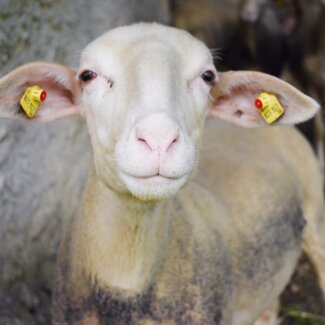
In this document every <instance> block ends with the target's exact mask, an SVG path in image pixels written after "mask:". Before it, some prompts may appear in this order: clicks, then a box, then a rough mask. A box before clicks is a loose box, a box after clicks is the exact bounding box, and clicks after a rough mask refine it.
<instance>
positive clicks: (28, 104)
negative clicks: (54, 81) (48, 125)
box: [20, 86, 46, 118]
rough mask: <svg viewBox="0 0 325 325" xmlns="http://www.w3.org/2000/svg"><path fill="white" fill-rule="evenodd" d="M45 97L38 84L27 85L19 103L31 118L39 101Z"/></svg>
mask: <svg viewBox="0 0 325 325" xmlns="http://www.w3.org/2000/svg"><path fill="white" fill-rule="evenodd" d="M45 99H46V91H45V90H44V89H41V88H40V87H39V86H33V87H28V88H27V89H26V91H25V93H24V95H23V96H22V97H21V99H20V105H21V107H22V108H23V110H24V111H25V113H26V114H27V116H28V117H29V118H32V117H33V116H34V115H35V114H36V111H37V109H38V106H39V105H40V103H41V102H43V101H44V100H45Z"/></svg>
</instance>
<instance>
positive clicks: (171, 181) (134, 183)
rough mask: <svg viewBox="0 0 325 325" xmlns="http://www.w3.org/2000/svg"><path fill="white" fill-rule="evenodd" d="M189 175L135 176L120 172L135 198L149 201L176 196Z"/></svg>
mask: <svg viewBox="0 0 325 325" xmlns="http://www.w3.org/2000/svg"><path fill="white" fill-rule="evenodd" d="M188 176H189V175H188V174H184V175H180V176H177V177H169V176H164V175H161V174H155V175H145V176H142V175H133V174H129V173H125V172H122V171H121V172H120V177H121V180H122V181H123V183H124V184H125V185H126V187H127V189H128V190H129V191H130V193H131V194H132V195H134V196H135V197H137V198H139V199H141V200H144V201H147V200H162V199H166V198H169V197H171V196H173V195H175V194H176V193H177V192H178V191H179V190H180V189H181V188H182V187H183V186H184V185H185V184H186V181H187V179H188Z"/></svg>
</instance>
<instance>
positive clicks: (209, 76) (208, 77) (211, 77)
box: [201, 70, 216, 83]
mask: <svg viewBox="0 0 325 325" xmlns="http://www.w3.org/2000/svg"><path fill="white" fill-rule="evenodd" d="M201 78H202V79H203V80H204V81H205V82H206V83H212V82H214V81H215V79H216V75H215V73H214V72H213V71H211V70H208V71H205V72H203V73H202V75H201Z"/></svg>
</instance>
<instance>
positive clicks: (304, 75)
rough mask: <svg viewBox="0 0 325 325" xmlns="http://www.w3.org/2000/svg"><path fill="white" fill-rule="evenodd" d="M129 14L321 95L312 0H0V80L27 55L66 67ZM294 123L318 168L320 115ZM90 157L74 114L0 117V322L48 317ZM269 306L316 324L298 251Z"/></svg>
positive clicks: (322, 65) (322, 8) (324, 89)
mask: <svg viewBox="0 0 325 325" xmlns="http://www.w3.org/2000/svg"><path fill="white" fill-rule="evenodd" d="M137 21H157V22H161V23H164V24H170V25H173V26H176V27H179V28H183V29H186V30H188V31H189V32H190V33H192V34H193V35H194V36H196V37H198V38H199V39H201V40H202V41H203V42H204V43H206V45H207V46H208V47H209V48H211V51H212V53H213V56H214V58H215V63H216V66H217V68H218V70H219V71H224V70H229V69H231V70H238V69H253V70H260V71H264V72H267V73H270V74H273V75H275V76H279V77H281V78H283V79H285V80H287V81H289V82H290V83H292V84H294V85H295V86H296V87H298V88H300V89H301V90H303V91H304V92H305V93H307V94H309V95H311V96H313V97H314V98H315V99H317V100H318V101H319V102H320V103H321V104H322V105H323V106H324V104H325V60H324V56H325V4H324V0H129V1H127V0H93V1H87V0H75V1H69V0H0V77H2V76H3V75H5V74H6V73H8V72H9V71H11V70H13V69H14V68H16V67H17V66H19V65H21V64H23V63H27V62H30V61H35V60H42V61H55V62H58V63H62V64H68V65H70V66H72V67H76V66H77V65H78V60H79V54H80V51H81V50H82V48H83V47H84V46H85V45H86V44H87V43H88V42H89V41H91V40H92V39H94V38H95V37H97V36H99V35H100V34H102V33H103V32H105V31H106V30H108V29H110V28H113V27H116V26H120V25H124V24H129V23H132V22H137ZM300 128H301V130H302V132H303V133H304V134H305V135H306V136H307V138H308V139H309V141H310V142H311V144H312V145H313V147H314V149H315V152H316V154H317V155H318V160H319V164H320V170H321V171H322V174H323V175H324V153H323V151H324V149H323V148H324V145H323V140H324V127H323V118H322V115H321V114H319V115H318V116H317V118H316V119H315V120H314V121H311V122H310V123H308V124H306V125H303V126H300ZM90 160H91V149H90V145H89V139H88V134H87V131H86V129H85V125H84V123H83V122H82V121H80V120H78V119H75V118H70V119H66V120H64V121H60V122H54V123H50V124H47V125H37V124H33V125H28V126H26V125H24V124H19V123H16V122H11V121H4V120H1V121H0V325H5V324H10V325H12V324H49V323H50V299H51V288H52V283H53V274H54V272H55V266H54V265H55V258H56V251H57V247H58V243H59V240H60V237H61V235H62V232H63V231H64V227H65V224H66V223H67V222H68V221H69V219H70V218H71V216H72V215H73V213H74V211H75V210H76V207H77V205H78V202H79V200H80V195H81V193H82V189H83V186H84V182H85V179H86V176H87V172H88V168H89V164H90ZM302 311H304V312H308V313H311V315H309V314H307V315H305V317H302V316H301V315H302V314H301V312H302ZM281 313H282V314H281V315H282V318H283V319H282V322H281V324H295V325H298V324H314V325H315V324H325V322H323V321H322V318H321V316H322V315H323V316H325V308H324V304H323V302H322V300H321V294H320V291H319V288H318V286H317V279H316V278H315V275H314V273H313V269H312V266H311V265H310V263H309V262H308V261H307V260H306V258H305V257H302V258H301V261H300V264H299V266H298V268H297V270H296V272H295V275H294V277H293V280H292V281H291V283H290V284H289V285H288V287H287V289H286V291H285V293H284V294H283V296H282V307H281ZM288 313H289V314H290V313H291V315H292V316H291V317H289V316H288ZM295 313H296V314H297V313H298V314H299V313H300V314H299V315H300V316H299V317H297V316H293V314H295Z"/></svg>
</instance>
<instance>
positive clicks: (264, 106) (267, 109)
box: [255, 92, 284, 124]
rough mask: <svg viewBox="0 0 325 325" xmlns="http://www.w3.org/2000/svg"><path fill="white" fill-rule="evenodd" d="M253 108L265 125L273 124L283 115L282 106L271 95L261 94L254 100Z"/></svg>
mask: <svg viewBox="0 0 325 325" xmlns="http://www.w3.org/2000/svg"><path fill="white" fill-rule="evenodd" d="M255 106H256V108H257V109H258V110H259V111H260V114H261V115H262V117H263V118H264V120H265V122H266V123H267V124H273V123H274V122H275V121H277V120H278V119H279V118H280V117H281V116H282V115H283V114H284V109H283V107H282V105H281V104H280V102H279V101H278V99H277V98H276V96H275V95H272V94H268V93H264V92H263V93H261V94H260V95H259V96H258V97H257V98H256V100H255Z"/></svg>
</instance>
